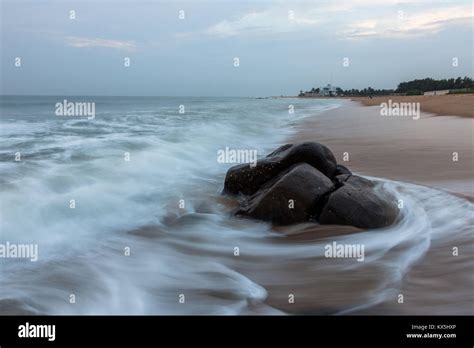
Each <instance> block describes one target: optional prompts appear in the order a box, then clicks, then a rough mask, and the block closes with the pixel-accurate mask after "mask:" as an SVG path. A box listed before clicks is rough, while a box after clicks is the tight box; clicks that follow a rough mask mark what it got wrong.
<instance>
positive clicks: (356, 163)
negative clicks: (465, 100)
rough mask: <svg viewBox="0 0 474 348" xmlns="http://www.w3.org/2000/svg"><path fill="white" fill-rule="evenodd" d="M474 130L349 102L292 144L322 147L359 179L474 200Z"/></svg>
mask: <svg viewBox="0 0 474 348" xmlns="http://www.w3.org/2000/svg"><path fill="white" fill-rule="evenodd" d="M473 129H474V119H471V118H467V117H453V116H436V117H432V116H431V115H430V114H428V113H425V112H421V117H420V118H419V119H418V120H414V119H412V118H411V117H386V116H385V117H384V116H381V115H380V109H379V107H377V106H364V105H361V104H360V103H358V102H355V101H349V100H347V101H345V102H344V104H343V105H341V106H340V107H338V108H336V109H332V110H328V111H325V112H323V113H321V114H319V115H317V116H315V117H310V118H307V119H305V120H304V121H302V122H301V124H299V125H297V126H296V134H295V135H294V136H292V137H291V138H290V139H289V142H303V141H316V142H320V143H322V144H324V145H326V146H328V147H329V148H330V149H331V150H332V151H333V153H334V155H335V156H336V159H337V161H338V163H341V164H347V166H348V167H350V169H351V170H352V171H353V172H355V173H358V174H362V175H367V176H374V177H380V178H386V179H390V180H395V181H405V182H411V183H414V184H419V185H424V186H429V187H434V188H438V189H442V190H445V191H449V192H450V193H455V194H458V195H463V196H470V197H474V184H473V168H474V152H473V150H472V134H473ZM345 159H346V160H345Z"/></svg>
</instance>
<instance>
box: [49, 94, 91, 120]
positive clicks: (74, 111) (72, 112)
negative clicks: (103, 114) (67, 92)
mask: <svg viewBox="0 0 474 348" xmlns="http://www.w3.org/2000/svg"><path fill="white" fill-rule="evenodd" d="M55 108H56V111H55V113H56V116H75V117H87V119H88V120H93V119H94V118H95V103H94V102H70V101H68V100H67V99H64V100H63V101H62V102H61V103H56V105H55Z"/></svg>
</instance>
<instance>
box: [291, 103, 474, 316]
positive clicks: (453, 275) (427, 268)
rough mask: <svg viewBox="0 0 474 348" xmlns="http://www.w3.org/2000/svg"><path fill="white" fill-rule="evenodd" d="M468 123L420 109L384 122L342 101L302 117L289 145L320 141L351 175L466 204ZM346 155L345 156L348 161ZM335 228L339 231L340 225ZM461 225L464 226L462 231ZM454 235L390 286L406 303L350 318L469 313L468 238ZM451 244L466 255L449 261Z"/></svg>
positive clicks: (393, 302)
mask: <svg viewBox="0 0 474 348" xmlns="http://www.w3.org/2000/svg"><path fill="white" fill-rule="evenodd" d="M372 100H373V99H372ZM473 123H474V120H473V119H470V118H467V117H452V116H436V117H432V115H430V114H427V113H426V112H421V117H420V119H419V120H413V119H411V118H406V117H382V116H381V115H380V109H379V107H377V106H365V105H363V104H361V103H358V102H356V101H349V100H348V101H347V102H345V103H344V104H343V105H342V106H340V107H338V108H336V109H332V110H328V111H326V112H323V113H322V114H320V115H316V116H314V117H311V118H308V119H305V120H303V121H302V122H301V124H299V125H297V132H296V134H295V135H294V136H293V137H291V139H289V142H303V141H316V142H320V143H322V144H324V145H326V146H328V147H329V148H330V149H331V150H332V151H333V153H334V155H335V156H336V159H337V161H338V163H341V164H344V165H346V164H347V167H348V168H349V169H351V170H352V171H353V172H354V173H356V174H360V175H366V176H375V177H378V178H384V179H390V180H394V181H402V182H409V183H413V184H418V185H422V186H427V187H431V188H435V189H439V190H442V191H448V193H450V194H453V195H455V196H457V197H460V198H462V199H466V200H467V201H469V202H470V203H467V204H471V203H472V202H473V200H474V187H473V186H474V185H473V163H474V158H473V150H472V129H473ZM454 151H456V152H458V153H459V160H458V161H457V162H454V161H453V160H452V152H454ZM344 153H348V154H349V161H347V162H344V160H343V158H344ZM461 159H462V160H461ZM433 199H435V198H433ZM420 218H421V217H420ZM446 218H449V217H446ZM432 223H435V224H436V223H437V222H435V221H432ZM321 227H322V226H321ZM334 228H335V230H336V231H337V228H338V226H334ZM466 228H467V229H468V228H469V227H468V226H467V225H464V227H463V230H464V231H466ZM315 232H316V234H317V232H318V228H316V229H315ZM350 232H352V231H350ZM452 232H453V233H452V235H448V236H443V237H442V238H440V237H435V236H431V238H430V239H431V240H430V242H429V247H428V250H427V251H426V252H425V253H423V255H422V256H421V257H420V258H419V259H418V260H417V261H416V262H415V263H414V264H413V266H412V267H411V268H410V269H408V271H407V273H405V274H404V275H403V278H402V279H401V281H400V283H399V284H398V285H397V286H395V288H394V289H393V291H394V292H396V294H403V296H404V299H405V300H404V301H405V303H404V304H400V303H398V302H397V297H396V296H395V297H393V298H388V299H385V300H383V301H381V302H379V303H377V304H375V305H373V306H372V305H371V306H368V307H365V308H360V309H358V310H356V311H354V312H351V313H350V314H351V315H352V314H355V315H433V314H437V315H461V314H472V303H473V295H472V294H471V293H470V290H469V289H472V287H473V286H474V284H473V280H472V277H469V274H467V273H468V272H467V271H466V270H468V269H472V267H473V260H472V259H471V258H470V253H469V252H468V250H470V248H471V247H472V246H473V245H474V240H473V238H472V236H470V235H467V236H466V234H465V232H461V230H453V231H452ZM293 238H294V236H293ZM453 246H456V247H459V249H463V250H464V251H465V252H464V253H460V254H459V256H457V257H453V255H452V248H453ZM466 272H467V273H466ZM374 277H376V274H374ZM353 291H357V289H353ZM306 305H308V306H310V305H311V303H307V304H306Z"/></svg>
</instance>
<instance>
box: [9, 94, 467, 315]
mask: <svg viewBox="0 0 474 348" xmlns="http://www.w3.org/2000/svg"><path fill="white" fill-rule="evenodd" d="M64 100H67V101H68V102H88V103H94V107H95V115H94V117H93V118H91V117H89V118H88V117H85V116H84V115H82V116H77V115H76V116H67V115H66V116H64V115H59V116H58V115H57V114H56V112H55V111H56V105H57V103H63V101H64ZM0 101H1V103H0V112H1V118H0V133H1V138H0V141H1V147H0V149H1V151H0V171H1V175H0V181H1V198H0V243H1V244H4V245H6V244H7V243H9V244H15V243H16V244H28V245H36V246H37V253H38V254H37V260H35V261H32V260H30V259H27V258H23V259H22V258H14V257H9V258H7V257H5V258H2V259H0V262H1V273H0V282H1V287H0V314H22V313H25V314H285V313H291V312H292V310H291V309H288V308H292V307H291V306H289V304H291V301H289V299H290V298H292V299H293V301H294V303H295V308H299V309H298V310H296V312H298V313H302V312H304V313H307V312H310V313H313V314H344V313H351V312H354V311H357V310H360V309H361V308H367V307H370V306H373V305H376V304H378V303H381V302H383V301H385V300H386V299H387V298H390V297H393V298H396V295H397V292H396V288H397V284H399V282H400V281H401V279H402V278H403V276H404V275H405V274H406V272H407V270H408V269H409V268H410V267H411V265H412V264H413V263H414V262H416V261H417V260H418V259H419V258H420V257H422V256H423V254H424V253H425V252H426V251H427V250H428V248H429V246H430V243H431V240H432V239H433V238H446V236H447V234H448V233H449V231H452V230H453V229H456V231H459V233H460V235H463V234H465V235H466V238H467V236H468V232H469V229H468V227H469V225H467V227H466V216H467V214H469V212H472V204H471V203H469V202H468V201H466V200H463V199H460V198H458V197H455V196H452V195H449V194H447V193H443V192H441V191H437V190H433V189H430V188H426V187H421V186H417V185H411V184H405V183H399V182H393V181H388V180H382V181H381V182H383V185H385V187H386V188H387V189H388V190H391V191H392V193H394V195H395V196H396V197H397V198H399V199H402V200H403V202H404V206H405V208H404V210H403V213H402V214H403V216H402V218H401V220H400V222H399V223H398V224H397V225H395V226H391V227H389V228H387V229H381V230H375V231H363V232H360V233H357V234H352V235H341V236H336V237H325V238H319V239H318V238H314V239H311V240H306V241H305V242H301V241H287V240H286V239H285V237H284V235H282V234H281V233H279V232H278V231H275V230H274V229H272V227H271V226H270V225H269V224H267V223H264V222H257V221H253V220H248V219H240V218H236V217H233V216H232V215H231V210H232V206H233V204H234V203H233V200H232V199H230V198H228V197H224V196H222V195H221V191H222V188H223V183H224V178H225V173H226V171H227V169H228V168H230V167H231V166H233V165H235V164H236V163H222V161H219V160H218V153H219V151H222V150H225V149H241V150H252V151H256V153H257V156H258V158H260V157H263V156H265V155H266V154H268V153H270V152H271V151H273V150H274V149H275V148H276V147H278V146H280V145H282V144H285V143H286V141H287V139H288V138H289V137H290V136H291V135H293V134H294V133H295V132H296V130H295V125H297V124H299V123H300V122H301V121H302V120H304V119H305V118H307V117H317V115H318V114H320V113H322V112H324V111H326V110H330V109H333V108H337V107H338V106H340V105H341V104H342V103H344V101H341V100H330V99H325V100H323V99H318V100H315V99H297V98H271V99H253V98H205V97H202V98H198V97H86V96H85V97H67V96H66V97H64V96H57V97H52V96H48V97H40V96H34V97H27V96H22V97H20V96H2V97H1V98H0ZM227 162H228V161H227ZM448 206H449V207H450V208H449V209H447V208H446V207H448ZM446 216H449V219H446ZM388 236H390V237H389V238H388ZM334 241H337V243H345V242H347V243H351V244H357V245H364V246H365V253H366V254H365V261H364V262H348V260H334V259H331V260H328V259H327V258H325V257H324V247H325V246H326V245H327V244H330V243H333V242H334ZM298 304H304V305H303V306H301V305H299V306H298ZM301 308H304V309H301Z"/></svg>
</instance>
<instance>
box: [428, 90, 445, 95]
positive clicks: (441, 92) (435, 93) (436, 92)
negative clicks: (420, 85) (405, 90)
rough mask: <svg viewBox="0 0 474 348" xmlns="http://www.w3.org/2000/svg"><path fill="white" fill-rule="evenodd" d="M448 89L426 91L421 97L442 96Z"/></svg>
mask: <svg viewBox="0 0 474 348" xmlns="http://www.w3.org/2000/svg"><path fill="white" fill-rule="evenodd" d="M448 93H449V89H440V90H438V91H428V92H425V93H423V95H443V94H448Z"/></svg>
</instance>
